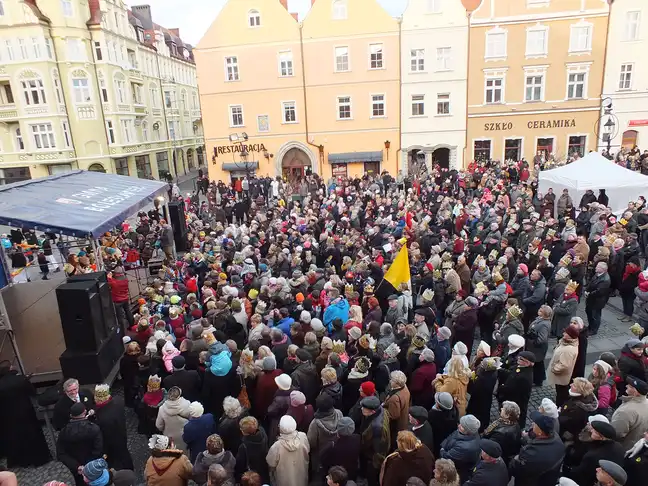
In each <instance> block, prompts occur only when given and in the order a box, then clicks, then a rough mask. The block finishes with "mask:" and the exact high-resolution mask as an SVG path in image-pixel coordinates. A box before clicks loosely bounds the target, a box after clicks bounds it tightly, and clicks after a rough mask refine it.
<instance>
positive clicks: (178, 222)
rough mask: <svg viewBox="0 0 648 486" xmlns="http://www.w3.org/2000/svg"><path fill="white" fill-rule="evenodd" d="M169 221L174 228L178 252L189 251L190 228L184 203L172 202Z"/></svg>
mask: <svg viewBox="0 0 648 486" xmlns="http://www.w3.org/2000/svg"><path fill="white" fill-rule="evenodd" d="M169 220H170V221H171V227H172V228H173V239H174V241H175V246H176V251H187V233H188V228H187V219H186V218H185V212H184V202H181V201H171V202H170V203H169Z"/></svg>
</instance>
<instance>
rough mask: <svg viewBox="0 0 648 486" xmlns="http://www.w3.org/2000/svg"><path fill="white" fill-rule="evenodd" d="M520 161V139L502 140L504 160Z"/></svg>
mask: <svg viewBox="0 0 648 486" xmlns="http://www.w3.org/2000/svg"><path fill="white" fill-rule="evenodd" d="M521 159H522V139H521V138H507V139H506V140H504V160H514V161H516V162H517V161H518V160H521Z"/></svg>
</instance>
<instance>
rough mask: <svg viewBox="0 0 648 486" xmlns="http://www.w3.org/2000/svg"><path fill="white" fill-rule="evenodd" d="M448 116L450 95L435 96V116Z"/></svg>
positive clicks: (440, 94)
mask: <svg viewBox="0 0 648 486" xmlns="http://www.w3.org/2000/svg"><path fill="white" fill-rule="evenodd" d="M449 114H450V93H439V94H437V115H449Z"/></svg>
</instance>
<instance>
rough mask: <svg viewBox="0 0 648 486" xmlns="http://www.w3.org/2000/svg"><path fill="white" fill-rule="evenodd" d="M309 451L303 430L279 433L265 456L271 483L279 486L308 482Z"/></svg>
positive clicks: (293, 485)
mask: <svg viewBox="0 0 648 486" xmlns="http://www.w3.org/2000/svg"><path fill="white" fill-rule="evenodd" d="M309 452H310V445H309V443H308V438H307V437H306V434H304V433H303V432H293V433H292V434H281V435H280V436H279V438H278V439H277V441H276V442H275V443H274V444H272V447H270V450H269V451H268V455H267V456H266V461H267V462H268V466H270V475H271V476H272V484H278V485H281V486H304V485H306V484H308V453H309Z"/></svg>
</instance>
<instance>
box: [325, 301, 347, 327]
mask: <svg viewBox="0 0 648 486" xmlns="http://www.w3.org/2000/svg"><path fill="white" fill-rule="evenodd" d="M335 319H342V322H343V323H345V322H347V321H348V320H349V301H348V300H346V299H344V298H342V299H340V300H338V301H337V302H336V303H334V304H331V305H329V306H328V307H327V308H326V309H325V310H324V317H323V319H322V321H323V323H324V325H325V326H326V328H327V329H328V332H331V330H332V329H333V321H334V320H335Z"/></svg>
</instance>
